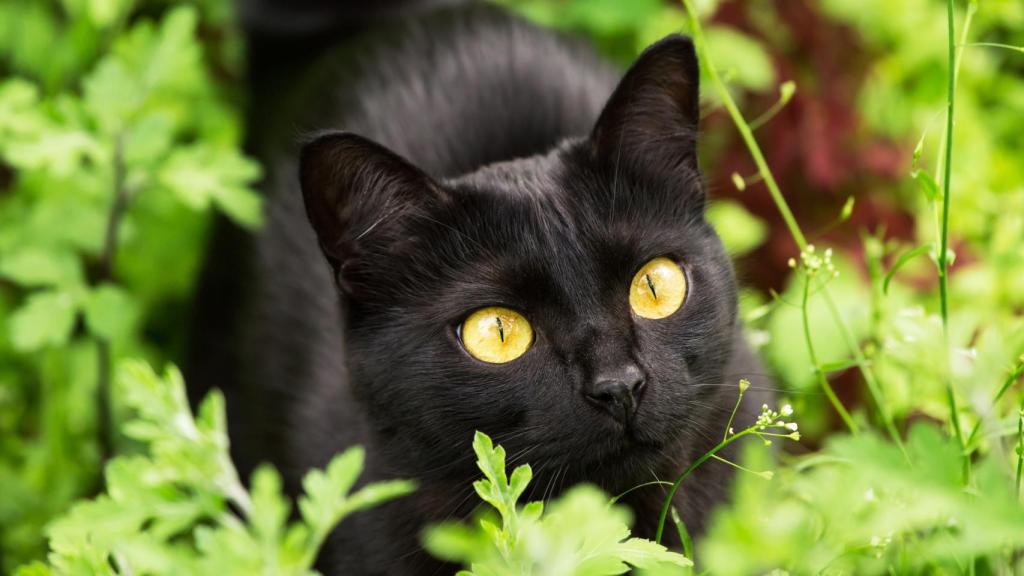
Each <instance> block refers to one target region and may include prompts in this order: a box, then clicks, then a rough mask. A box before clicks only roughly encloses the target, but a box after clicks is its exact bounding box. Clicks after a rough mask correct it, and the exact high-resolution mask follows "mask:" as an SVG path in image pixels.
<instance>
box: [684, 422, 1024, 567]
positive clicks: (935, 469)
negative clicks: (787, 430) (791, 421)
mask: <svg viewBox="0 0 1024 576" xmlns="http://www.w3.org/2000/svg"><path fill="white" fill-rule="evenodd" d="M960 454H961V450H960V447H959V445H958V444H957V441H956V439H955V438H950V437H947V436H944V435H943V434H942V433H941V432H939V431H938V430H936V429H935V428H934V427H932V426H930V425H927V424H918V425H915V426H913V427H912V428H911V430H910V432H909V436H908V438H907V441H906V456H905V455H904V453H903V452H902V451H900V449H899V448H898V447H897V446H896V445H894V444H892V443H891V442H889V441H887V440H885V439H883V438H881V437H878V436H876V435H875V434H874V433H868V434H862V435H860V436H856V437H850V436H839V437H835V438H833V439H831V440H830V441H829V442H828V445H827V446H826V448H825V449H824V450H822V451H821V452H819V453H817V454H815V455H812V456H809V457H807V458H804V459H801V460H800V461H798V462H796V463H795V464H794V465H793V466H785V467H782V468H781V469H780V470H779V472H778V473H777V474H776V476H775V478H774V479H773V481H771V482H764V481H759V480H758V479H755V478H752V477H748V476H740V477H739V478H738V485H737V487H736V492H735V493H734V501H733V504H732V506H730V507H729V508H728V509H724V510H721V511H720V512H719V513H718V514H717V516H716V518H715V520H714V522H713V523H712V525H711V529H710V531H709V534H708V536H707V538H706V539H705V540H704V541H703V542H702V543H700V544H699V545H698V550H699V552H700V555H699V556H698V558H699V563H700V566H701V568H704V569H708V570H709V571H710V572H711V573H713V574H721V575H731V574H764V573H768V572H769V571H770V570H772V569H777V570H778V569H781V570H784V571H787V572H788V573H792V574H893V573H896V574H917V573H926V574H949V573H954V574H963V573H983V574H984V573H997V574H998V573H1016V572H1014V570H1018V571H1019V570H1020V569H1021V568H1024V565H1022V564H1021V562H1022V560H1021V557H1020V554H1019V550H1020V549H1021V547H1022V546H1024V507H1022V506H1021V505H1020V503H1019V502H1018V501H1017V499H1016V495H1015V494H1014V493H1013V492H1012V490H1011V489H1010V488H1011V483H1010V482H1008V481H1007V480H1008V477H1007V474H1006V467H1005V466H1004V464H1003V462H1001V461H1000V458H998V457H996V458H984V459H982V460H980V461H978V462H976V464H975V471H976V473H975V480H976V484H975V486H973V487H972V488H971V489H970V490H964V488H963V483H962V476H961V474H960ZM765 458H766V456H765V455H764V454H763V453H762V452H760V451H753V450H751V451H748V454H747V458H746V459H745V461H746V462H747V464H748V465H750V466H755V467H756V466H764V465H766V464H765V462H764V460H765ZM751 519H756V520H754V521H752V520H751ZM1000 571H1002V572H1000Z"/></svg>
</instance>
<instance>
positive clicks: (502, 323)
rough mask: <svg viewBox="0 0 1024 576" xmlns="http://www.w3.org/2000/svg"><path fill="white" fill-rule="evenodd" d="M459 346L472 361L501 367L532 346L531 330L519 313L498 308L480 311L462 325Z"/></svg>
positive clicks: (493, 307)
mask: <svg viewBox="0 0 1024 576" xmlns="http://www.w3.org/2000/svg"><path fill="white" fill-rule="evenodd" d="M459 334H460V336H461V337H462V345H463V346H464V347H465V348H466V351H467V352H469V353H470V354H472V355H473V356H474V357H475V358H477V359H479V360H483V361H484V362H490V363H492V364H503V363H505V362H511V361H512V360H515V359H516V358H519V357H520V356H522V355H523V353H525V352H526V350H527V349H528V348H529V347H530V344H533V328H532V327H530V322H529V321H528V320H527V319H526V318H524V317H523V315H522V314H520V313H519V312H516V311H515V310H509V309H508V308H502V307H500V306H489V307H487V308H481V309H479V310H477V311H476V312H473V313H472V314H470V315H469V318H466V319H465V320H464V321H463V322H462V329H461V330H460V331H459Z"/></svg>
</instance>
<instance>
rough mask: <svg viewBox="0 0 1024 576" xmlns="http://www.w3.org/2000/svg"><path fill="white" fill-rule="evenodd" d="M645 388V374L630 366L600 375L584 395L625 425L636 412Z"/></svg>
mask: <svg viewBox="0 0 1024 576" xmlns="http://www.w3.org/2000/svg"><path fill="white" fill-rule="evenodd" d="M643 387H644V375H643V372H641V371H640V368H638V367H637V366H636V365H633V364H629V365H627V366H624V367H622V368H619V369H618V370H615V371H613V372H602V373H599V374H598V375H597V377H595V378H594V380H593V382H592V383H591V385H590V386H588V387H587V389H586V390H585V391H584V395H585V396H586V398H587V400H589V401H590V402H591V403H592V404H594V405H595V406H597V407H598V408H601V409H602V410H604V411H606V412H608V414H609V415H611V416H612V417H613V418H615V419H616V420H618V421H619V422H623V423H625V422H626V421H628V420H629V419H630V418H632V417H633V414H634V413H635V412H636V406H637V403H638V401H639V399H640V394H641V393H642V392H643Z"/></svg>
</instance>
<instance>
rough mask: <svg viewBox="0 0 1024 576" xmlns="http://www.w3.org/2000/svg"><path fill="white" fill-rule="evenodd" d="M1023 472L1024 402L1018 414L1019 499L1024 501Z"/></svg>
mask: <svg viewBox="0 0 1024 576" xmlns="http://www.w3.org/2000/svg"><path fill="white" fill-rule="evenodd" d="M1021 472H1024V401H1021V403H1020V412H1018V413H1017V499H1018V500H1022V501H1024V494H1021V491H1020V480H1021Z"/></svg>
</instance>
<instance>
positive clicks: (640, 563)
mask: <svg viewBox="0 0 1024 576" xmlns="http://www.w3.org/2000/svg"><path fill="white" fill-rule="evenodd" d="M473 451H474V452H475V453H476V456H477V466H479V467H480V471H481V472H483V474H484V478H483V479H481V480H477V481H476V482H474V483H473V489H474V490H475V491H476V493H477V495H478V496H480V498H481V499H482V500H483V501H484V502H486V503H487V504H488V505H489V506H491V507H492V508H493V511H494V512H496V513H497V518H495V517H494V514H490V515H484V516H482V517H481V518H479V519H478V520H477V521H476V523H475V525H474V526H467V525H464V524H457V523H449V524H442V525H439V526H435V527H433V528H431V529H430V530H429V531H428V532H427V534H426V536H425V544H426V547H427V549H428V550H429V551H430V552H431V553H433V554H434V555H435V556H437V557H439V558H442V559H445V560H448V561H451V562H459V563H461V564H464V565H466V566H468V567H469V569H468V570H465V571H462V572H459V574H463V575H466V576H470V575H476V576H491V575H493V576H497V575H501V574H508V575H513V574H517V575H523V574H537V575H541V574H550V575H552V576H554V575H558V576H569V575H574V576H589V575H594V576H596V575H598V574H625V573H626V572H629V570H630V569H631V568H636V569H639V570H641V571H642V572H643V573H653V574H671V573H675V571H678V570H679V569H680V568H685V567H688V566H690V565H691V562H690V561H689V560H687V559H686V558H685V557H683V556H680V555H679V554H676V553H674V552H670V551H668V550H666V549H665V547H664V546H661V545H659V544H656V543H654V542H651V541H649V540H644V539H642V538H630V537H629V523H630V514H629V512H628V511H627V510H626V509H625V508H623V507H622V506H617V505H614V504H610V503H609V501H608V497H607V496H606V495H604V494H602V493H601V491H600V490H598V489H596V488H594V487H591V486H586V485H581V486H576V487H574V488H572V489H570V490H569V491H568V492H566V493H565V494H564V495H563V496H562V497H561V498H559V499H558V500H555V501H553V502H549V503H547V504H545V503H544V502H529V503H527V504H525V505H522V506H520V505H519V498H520V497H521V496H522V495H523V491H524V490H526V487H527V486H528V485H529V483H530V480H531V479H532V477H533V471H532V470H531V468H530V466H529V465H527V464H524V465H521V466H517V467H516V469H515V470H513V471H512V474H511V475H506V473H505V450H504V448H502V447H501V446H498V447H495V446H494V445H493V443H492V442H491V439H490V438H489V437H488V436H487V435H486V434H483V433H481V432H477V433H476V436H475V437H474V438H473Z"/></svg>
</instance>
